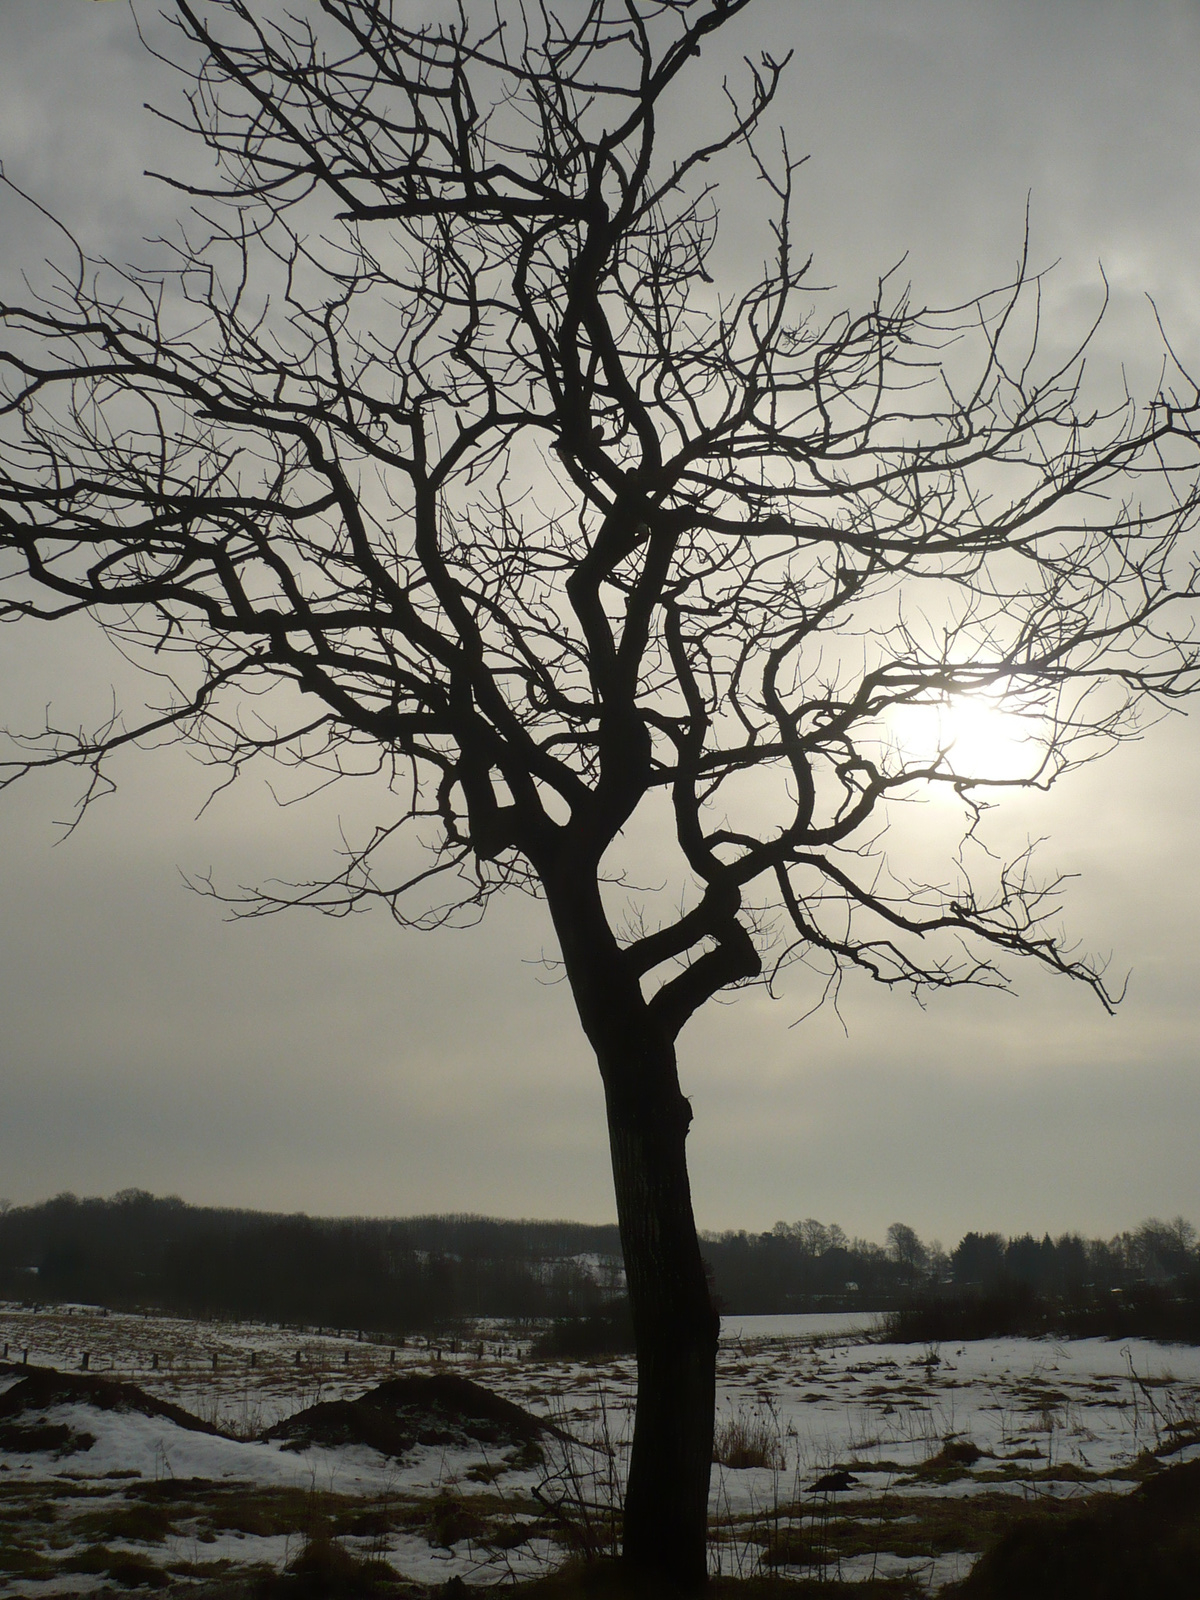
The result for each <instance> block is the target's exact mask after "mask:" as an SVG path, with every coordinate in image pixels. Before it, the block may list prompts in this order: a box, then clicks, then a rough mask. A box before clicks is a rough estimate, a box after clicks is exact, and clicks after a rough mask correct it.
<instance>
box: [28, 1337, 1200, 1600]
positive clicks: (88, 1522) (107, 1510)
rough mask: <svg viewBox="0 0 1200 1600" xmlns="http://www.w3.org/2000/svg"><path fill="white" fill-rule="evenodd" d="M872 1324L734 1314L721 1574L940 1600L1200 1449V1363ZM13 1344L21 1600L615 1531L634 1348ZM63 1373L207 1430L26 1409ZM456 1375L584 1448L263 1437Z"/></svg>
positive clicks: (440, 1569) (203, 1341) (1178, 1350)
mask: <svg viewBox="0 0 1200 1600" xmlns="http://www.w3.org/2000/svg"><path fill="white" fill-rule="evenodd" d="M868 1333H869V1330H867V1329H864V1327H863V1325H862V1322H861V1320H859V1321H856V1320H855V1319H846V1318H840V1319H838V1318H833V1319H830V1318H825V1319H818V1318H812V1317H805V1318H779V1317H775V1318H740V1319H731V1320H730V1321H728V1322H727V1323H726V1324H725V1326H724V1328H723V1337H722V1346H721V1356H720V1365H719V1377H718V1382H719V1391H718V1417H717V1423H718V1426H717V1445H718V1448H717V1455H718V1461H717V1463H716V1464H715V1466H714V1470H713V1485H712V1508H711V1509H712V1523H713V1542H712V1552H711V1559H712V1564H713V1567H714V1569H720V1570H723V1571H727V1572H728V1571H734V1572H740V1573H744V1574H746V1575H749V1574H750V1573H751V1572H753V1571H756V1570H762V1569H764V1568H767V1567H770V1568H775V1569H778V1570H783V1571H793V1570H794V1571H795V1572H796V1573H797V1575H799V1574H800V1573H802V1572H803V1573H813V1572H816V1573H824V1574H826V1575H830V1576H832V1575H836V1574H838V1573H840V1575H841V1576H842V1577H843V1578H849V1579H853V1578H856V1577H865V1576H868V1575H870V1574H871V1573H876V1574H879V1575H888V1574H892V1573H901V1572H908V1573H911V1574H913V1575H914V1576H915V1577H917V1578H919V1580H920V1584H921V1586H922V1587H923V1588H924V1589H926V1590H927V1591H928V1592H930V1593H935V1592H936V1591H937V1589H938V1588H939V1587H940V1586H942V1585H943V1584H944V1583H945V1582H947V1581H948V1580H950V1579H952V1578H954V1577H957V1576H960V1575H961V1574H962V1573H964V1572H965V1571H966V1570H968V1569H969V1567H970V1564H971V1562H972V1560H973V1559H974V1556H975V1554H976V1553H977V1551H978V1550H979V1548H980V1547H981V1544H982V1543H983V1542H984V1541H985V1539H986V1537H987V1535H988V1534H989V1532H991V1531H994V1530H995V1529H996V1528H997V1527H999V1526H1002V1525H1003V1522H1004V1519H1005V1518H1006V1517H1010V1516H1011V1515H1012V1513H1013V1511H1014V1510H1016V1509H1019V1508H1020V1507H1021V1506H1023V1505H1024V1503H1025V1502H1028V1501H1031V1500H1036V1501H1038V1502H1039V1503H1040V1504H1042V1505H1043V1506H1045V1505H1046V1504H1047V1503H1048V1502H1051V1501H1053V1502H1067V1501H1072V1500H1076V1499H1078V1498H1080V1497H1083V1496H1089V1495H1093V1494H1097V1493H1112V1492H1121V1491H1124V1490H1127V1489H1129V1488H1131V1487H1132V1486H1133V1484H1134V1483H1135V1482H1136V1481H1137V1480H1138V1479H1139V1478H1140V1477H1142V1476H1144V1475H1145V1473H1146V1472H1147V1471H1149V1470H1152V1469H1153V1468H1154V1467H1155V1466H1156V1465H1158V1464H1160V1463H1164V1462H1167V1461H1178V1460H1186V1459H1188V1458H1189V1457H1190V1456H1192V1455H1193V1454H1196V1453H1200V1423H1198V1421H1197V1419H1198V1418H1200V1350H1197V1349H1194V1348H1192V1347H1181V1346H1163V1345H1154V1344H1150V1343H1148V1342H1142V1341H1131V1342H1129V1343H1127V1344H1122V1345H1118V1344H1113V1343H1108V1342H1106V1341H1103V1340H1080V1341H1072V1342H1068V1343H1055V1342H1050V1341H1043V1340H1027V1339H1003V1340H986V1341H980V1342H976V1343H970V1344H966V1345H943V1346H941V1347H938V1348H935V1347H918V1346H913V1345H887V1344H882V1343H873V1342H871V1341H870V1338H869V1336H868ZM5 1345H6V1346H7V1361H8V1363H9V1365H8V1366H7V1367H6V1368H0V1595H20V1596H34V1595H42V1594H45V1595H50V1594H83V1593H87V1592H88V1591H89V1590H91V1589H93V1588H96V1587H99V1586H102V1585H103V1584H105V1583H110V1582H111V1581H113V1580H114V1579H115V1580H116V1581H118V1582H129V1583H131V1584H132V1583H134V1582H136V1581H138V1575H139V1573H140V1574H141V1576H142V1577H143V1578H144V1577H145V1576H146V1574H147V1573H149V1572H151V1571H153V1570H157V1571H159V1572H162V1571H165V1572H167V1573H169V1574H171V1575H172V1576H173V1578H174V1579H175V1580H176V1581H178V1582H179V1583H181V1584H182V1583H187V1582H189V1581H191V1580H199V1579H204V1578H212V1577H214V1576H223V1575H228V1574H230V1573H233V1572H235V1571H239V1570H247V1571H249V1570H253V1569H255V1568H258V1569H262V1568H266V1567H270V1568H274V1569H276V1570H278V1569H280V1568H282V1567H283V1566H285V1565H286V1564H287V1563H288V1562H289V1561H291V1560H293V1559H295V1558H296V1556H297V1555H299V1554H300V1552H301V1551H302V1550H303V1549H305V1548H306V1547H307V1546H308V1545H310V1544H311V1543H312V1542H313V1541H314V1539H319V1538H323V1539H326V1540H328V1539H329V1538H331V1537H332V1538H334V1539H336V1540H337V1541H338V1542H340V1543H341V1544H342V1545H343V1547H345V1548H347V1549H350V1550H351V1551H354V1552H356V1553H357V1554H358V1555H360V1556H362V1557H370V1558H372V1559H375V1560H379V1561H386V1562H387V1563H388V1564H389V1565H390V1566H391V1567H392V1568H393V1569H394V1570H395V1571H396V1572H397V1573H400V1574H402V1575H404V1576H406V1577H408V1578H411V1579H414V1580H417V1581H424V1582H429V1583H441V1582H444V1581H445V1580H446V1578H448V1577H450V1576H451V1575H454V1574H459V1575H461V1576H462V1577H463V1578H464V1579H467V1580H468V1581H475V1582H485V1581H489V1580H495V1581H501V1580H504V1579H507V1578H510V1577H512V1576H520V1575H524V1574H532V1573H535V1572H539V1571H544V1570H546V1568H547V1567H549V1566H552V1565H554V1564H555V1563H556V1562H557V1561H558V1560H560V1559H561V1557H562V1554H563V1552H564V1549H566V1548H569V1547H570V1545H571V1543H572V1542H573V1543H574V1544H575V1545H576V1546H579V1545H584V1546H588V1545H590V1546H591V1547H593V1548H597V1549H600V1548H603V1547H604V1546H605V1544H606V1543H607V1542H608V1541H610V1540H611V1538H612V1537H613V1529H614V1521H613V1518H612V1516H611V1514H610V1513H609V1510H608V1509H607V1508H608V1507H609V1506H610V1505H611V1504H612V1503H613V1502H614V1501H615V1500H616V1499H617V1498H619V1493H620V1485H621V1478H622V1473H623V1468H624V1459H625V1452H626V1450H627V1447H628V1440H629V1435H630V1428H631V1417H632V1402H633V1391H634V1374H633V1367H632V1362H631V1361H630V1360H628V1359H619V1360H608V1361H603V1362H599V1363H578V1362H564V1361H546V1360H541V1359H537V1358H535V1357H534V1356H533V1355H532V1354H531V1351H530V1344H529V1336H528V1334H527V1333H526V1334H523V1335H522V1334H519V1333H518V1331H516V1330H512V1329H508V1328H505V1327H504V1326H502V1325H499V1324H491V1325H486V1326H482V1325H481V1326H478V1327H476V1328H474V1329H472V1330H470V1331H469V1332H468V1333H460V1335H459V1336H458V1337H457V1338H456V1339H454V1340H445V1341H443V1342H442V1343H440V1344H436V1343H433V1342H430V1341H426V1340H415V1341H408V1342H407V1343H404V1344H397V1345H395V1346H392V1345H380V1344H375V1343H372V1342H371V1341H370V1340H368V1339H361V1338H359V1337H358V1336H357V1335H356V1334H355V1333H354V1332H353V1331H338V1330H328V1329H325V1330H315V1329H313V1330H307V1331H304V1332H298V1331H297V1330H295V1329H285V1328H272V1327H265V1326H260V1325H252V1324H230V1323H216V1322H213V1323H199V1322H188V1321H183V1320H177V1319H172V1318H166V1317H141V1316H129V1315H121V1314H117V1313H112V1314H105V1313H102V1312H99V1311H96V1310H95V1309H91V1308H87V1307H57V1308H53V1309H50V1310H39V1311H36V1312H34V1311H29V1310H23V1309H20V1308H17V1307H15V1306H7V1307H5V1306H0V1346H5ZM26 1363H27V1366H26V1365H25V1364H26ZM39 1368H40V1369H53V1370H54V1371H55V1372H57V1373H61V1374H74V1375H76V1377H77V1378H80V1377H82V1376H83V1374H84V1372H86V1375H87V1377H88V1378H89V1379H95V1378H99V1379H101V1380H108V1381H109V1383H110V1384H111V1382H113V1381H121V1382H125V1383H133V1384H136V1385H137V1386H138V1387H139V1388H140V1389H141V1390H143V1391H144V1392H145V1394H147V1395H149V1396H151V1397H153V1400H154V1401H159V1402H168V1403H170V1404H171V1405H173V1406H177V1407H180V1408H182V1410H183V1411H184V1412H186V1413H188V1414H189V1417H190V1419H195V1420H189V1417H183V1418H182V1419H179V1418H176V1417H172V1416H170V1415H166V1414H149V1413H148V1411H147V1410H146V1409H145V1408H139V1406H138V1405H136V1404H131V1403H126V1401H122V1402H121V1404H120V1405H117V1406H115V1408H114V1405H113V1404H108V1405H106V1404H101V1403H100V1402H99V1401H98V1400H97V1398H96V1396H97V1395H98V1394H100V1392H101V1389H102V1388H103V1385H101V1386H98V1387H96V1386H94V1387H95V1393H94V1394H91V1393H90V1392H88V1393H85V1392H84V1391H83V1390H82V1389H81V1388H80V1387H79V1385H76V1389H75V1390H74V1391H72V1392H71V1393H69V1394H67V1393H65V1392H64V1393H59V1394H58V1396H57V1398H55V1397H54V1395H53V1393H52V1390H53V1385H51V1388H50V1389H48V1390H46V1393H47V1394H50V1395H51V1398H50V1400H49V1401H48V1402H45V1403H42V1402H38V1403H36V1404H34V1403H32V1402H30V1403H26V1401H24V1400H22V1398H21V1397H22V1396H24V1395H27V1394H29V1393H32V1389H31V1384H30V1380H29V1376H28V1375H29V1373H31V1372H34V1371H36V1369H39ZM453 1375H457V1376H458V1377H462V1378H466V1379H469V1380H471V1382H473V1383H475V1384H477V1385H480V1386H482V1387H483V1388H484V1389H486V1390H489V1391H491V1392H493V1393H495V1394H498V1395H500V1396H502V1397H504V1398H505V1399H507V1400H509V1401H513V1402H516V1403H517V1404H519V1405H520V1406H521V1407H524V1408H525V1409H526V1410H527V1411H529V1412H531V1413H533V1415H534V1417H536V1418H540V1419H543V1420H545V1421H548V1422H550V1423H552V1424H553V1425H554V1426H555V1427H556V1428H557V1429H558V1430H559V1435H562V1436H559V1435H546V1436H545V1437H543V1438H542V1439H541V1441H540V1443H539V1445H538V1446H537V1447H536V1448H531V1447H530V1446H529V1445H528V1443H526V1444H524V1445H520V1444H518V1443H517V1442H516V1441H515V1440H514V1439H508V1440H507V1441H505V1440H502V1439H501V1440H498V1439H497V1438H495V1437H493V1438H492V1439H491V1440H490V1441H489V1442H484V1441H483V1440H482V1439H480V1438H477V1437H475V1436H473V1435H470V1434H469V1430H468V1433H467V1434H463V1433H462V1432H461V1430H459V1432H457V1433H453V1436H450V1435H446V1434H443V1436H442V1437H441V1438H440V1439H438V1440H437V1441H435V1442H425V1443H421V1442H414V1443H412V1444H411V1445H410V1446H409V1447H406V1448H404V1449H402V1450H400V1449H391V1450H390V1453H384V1452H383V1450H382V1449H380V1448H375V1447H374V1446H372V1445H371V1444H369V1443H367V1442H364V1441H363V1440H362V1439H359V1438H357V1437H354V1436H352V1435H347V1436H346V1437H345V1438H342V1437H341V1436H338V1437H336V1438H335V1437H332V1436H330V1437H328V1438H326V1439H325V1440H324V1441H323V1442H321V1441H317V1440H315V1439H307V1438H306V1439H305V1440H303V1441H302V1442H301V1445H300V1446H299V1447H298V1446H297V1442H296V1441H295V1440H292V1441H291V1442H290V1446H289V1442H288V1441H287V1440H281V1439H279V1438H275V1439H264V1438H263V1437H262V1435H263V1433H264V1432H265V1431H266V1430H267V1429H268V1428H270V1427H271V1426H272V1425H273V1424H276V1423H279V1422H280V1421H282V1420H284V1419H286V1418H289V1417H295V1416H296V1415H297V1414H299V1413H304V1412H307V1410H308V1409H309V1408H311V1407H314V1406H319V1405H322V1404H323V1403H325V1402H329V1401H337V1400H343V1399H353V1398H355V1397H357V1396H360V1395H363V1394H364V1393H369V1392H370V1391H372V1390H373V1389H374V1388H375V1387H376V1386H377V1385H380V1384H385V1383H388V1382H389V1381H390V1380H394V1379H400V1378H420V1377H429V1376H439V1377H441V1378H443V1379H445V1378H447V1377H448V1376H453ZM40 1381H41V1380H39V1382H40ZM22 1384H24V1387H22ZM67 1387H69V1386H67ZM62 1388H63V1386H61V1385H60V1389H62ZM105 1392H107V1391H105ZM389 1392H390V1391H389ZM14 1406H15V1407H16V1409H14ZM150 1409H151V1411H152V1409H153V1408H152V1407H151V1408H150ZM197 1423H199V1424H200V1425H201V1426H202V1427H207V1429H208V1430H209V1431H199V1429H198V1427H197V1425H196V1424H197ZM214 1429H215V1430H217V1431H212V1430H214ZM435 1431H436V1430H435ZM377 1442H378V1441H377ZM823 1480H824V1481H823ZM122 1573H124V1577H122Z"/></svg>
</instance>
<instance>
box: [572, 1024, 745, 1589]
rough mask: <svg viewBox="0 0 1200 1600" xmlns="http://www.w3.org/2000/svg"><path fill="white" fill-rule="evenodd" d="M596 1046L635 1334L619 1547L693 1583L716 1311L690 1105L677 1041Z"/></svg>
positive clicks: (702, 1528) (676, 1582) (697, 1574)
mask: <svg viewBox="0 0 1200 1600" xmlns="http://www.w3.org/2000/svg"><path fill="white" fill-rule="evenodd" d="M628 1046H629V1041H628V1035H626V1045H625V1050H623V1051H622V1056H623V1059H620V1060H605V1059H604V1057H603V1055H602V1057H601V1062H600V1066H601V1071H602V1073H603V1076H604V1084H605V1093H606V1097H607V1104H608V1128H609V1141H610V1145H611V1150H612V1164H613V1178H614V1182H615V1185H616V1196H617V1217H618V1220H619V1222H620V1229H621V1246H622V1249H623V1251H624V1255H625V1272H626V1276H627V1278H628V1283H629V1298H630V1303H631V1306H632V1309H633V1327H634V1337H635V1340H636V1344H637V1367H638V1389H637V1416H636V1419H635V1422H634V1432H633V1451H632V1455H631V1457H630V1464H629V1482H628V1486H627V1489H626V1495H625V1520H624V1538H623V1554H624V1559H625V1561H626V1563H627V1564H628V1565H629V1566H630V1567H631V1568H633V1569H634V1570H636V1571H637V1572H638V1573H639V1574H646V1575H648V1576H652V1577H653V1578H654V1579H656V1580H657V1581H658V1582H659V1583H661V1584H664V1585H668V1586H669V1587H670V1588H671V1589H672V1590H675V1591H678V1592H681V1593H684V1594H694V1593H697V1592H698V1591H699V1590H700V1589H702V1588H703V1586H704V1583H705V1580H706V1577H707V1523H708V1484H709V1476H710V1473H711V1469H712V1440H713V1408H714V1402H715V1395H716V1356H717V1337H718V1333H719V1331H720V1319H719V1317H718V1315H717V1312H716V1309H715V1307H714V1306H713V1303H712V1297H711V1295H710V1293H709V1289H708V1282H707V1279H706V1277H705V1272H704V1263H703V1261H702V1259H701V1256H700V1244H699V1241H698V1239H697V1238H696V1224H695V1220H694V1218H693V1216H692V1198H691V1189H690V1186H689V1184H688V1175H687V1162H686V1158H685V1153H684V1141H685V1140H686V1138H687V1130H688V1124H689V1123H690V1121H691V1107H690V1106H689V1105H688V1102H687V1101H686V1099H685V1098H684V1097H683V1095H682V1094H681V1093H680V1089H679V1081H678V1077H677V1075H676V1070H675V1058H674V1052H673V1051H672V1050H671V1048H670V1047H669V1046H668V1045H665V1044H664V1043H662V1042H661V1041H658V1040H654V1039H647V1040H646V1041H645V1049H644V1050H637V1051H636V1052H633V1054H634V1056H635V1059H634V1060H630V1058H629V1055H630V1053H629V1050H628Z"/></svg>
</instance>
